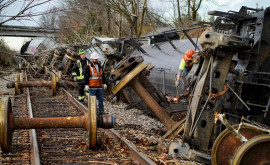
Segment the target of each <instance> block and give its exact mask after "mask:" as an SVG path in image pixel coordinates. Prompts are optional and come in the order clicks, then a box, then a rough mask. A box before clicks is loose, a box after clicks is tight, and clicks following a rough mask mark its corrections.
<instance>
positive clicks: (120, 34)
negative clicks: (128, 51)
mask: <svg viewBox="0 0 270 165" xmlns="http://www.w3.org/2000/svg"><path fill="white" fill-rule="evenodd" d="M121 37H122V16H121V15H120V14H119V26H118V38H121Z"/></svg>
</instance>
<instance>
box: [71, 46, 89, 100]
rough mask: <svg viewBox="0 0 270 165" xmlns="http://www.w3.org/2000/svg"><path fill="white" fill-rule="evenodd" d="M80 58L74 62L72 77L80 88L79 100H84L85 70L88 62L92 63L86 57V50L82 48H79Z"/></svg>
mask: <svg viewBox="0 0 270 165" xmlns="http://www.w3.org/2000/svg"><path fill="white" fill-rule="evenodd" d="M79 55H80V58H79V59H77V61H76V62H75V63H74V66H73V68H72V77H73V79H74V81H75V82H77V84H78V90H79V97H78V100H79V101H83V100H84V98H85V96H84V84H85V83H84V70H85V68H86V67H87V65H88V64H90V61H89V60H88V59H86V58H85V50H84V49H80V50H79Z"/></svg>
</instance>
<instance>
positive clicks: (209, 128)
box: [169, 6, 270, 164]
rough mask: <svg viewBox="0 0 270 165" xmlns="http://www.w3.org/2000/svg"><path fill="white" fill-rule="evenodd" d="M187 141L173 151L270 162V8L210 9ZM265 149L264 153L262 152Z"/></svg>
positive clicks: (215, 160) (205, 158) (218, 160)
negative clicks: (210, 20)
mask: <svg viewBox="0 0 270 165" xmlns="http://www.w3.org/2000/svg"><path fill="white" fill-rule="evenodd" d="M208 14H209V15H213V16H217V18H216V21H215V22H214V26H213V27H212V28H211V29H209V30H206V31H204V32H203V33H202V35H201V36H200V44H201V46H202V51H200V52H199V55H200V57H201V58H203V63H202V66H201V69H200V73H199V75H198V76H197V80H196V84H195V86H194V90H193V93H191V97H192V98H191V100H190V104H189V105H188V114H187V119H186V122H185V128H184V133H183V139H182V140H183V142H181V143H174V144H172V145H171V146H170V149H169V150H170V154H171V155H173V156H179V157H185V158H188V159H192V160H196V161H200V162H204V163H209V162H210V161H211V163H212V164H267V163H270V157H269V154H270V148H269V147H270V135H269V125H270V123H269V121H270V120H269V118H270V115H269V113H268V111H269V105H270V67H269V66H270V49H269V48H270V45H269V43H270V42H269V41H270V40H269V39H270V38H269V34H270V33H269V24H270V8H266V9H265V10H262V9H253V8H248V7H245V6H243V7H242V8H241V9H240V11H239V12H232V11H230V12H220V11H211V12H209V13H208ZM257 153H260V154H257Z"/></svg>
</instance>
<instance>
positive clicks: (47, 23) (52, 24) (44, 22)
mask: <svg viewBox="0 0 270 165" xmlns="http://www.w3.org/2000/svg"><path fill="white" fill-rule="evenodd" d="M57 12H58V9H57V8H53V9H52V12H51V13H48V14H44V15H42V16H41V17H40V18H39V24H40V27H44V28H47V29H56V28H58V16H59V15H58V14H57Z"/></svg>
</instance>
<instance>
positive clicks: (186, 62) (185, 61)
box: [175, 49, 197, 87]
mask: <svg viewBox="0 0 270 165" xmlns="http://www.w3.org/2000/svg"><path fill="white" fill-rule="evenodd" d="M196 54H197V52H195V50H192V49H189V50H187V51H186V53H185V55H184V56H183V57H182V59H181V62H180V65H179V71H178V73H177V77H176V81H175V87H178V85H179V81H180V79H181V76H182V75H184V76H186V75H187V74H188V72H189V71H190V70H191V68H192V65H193V64H192V59H193V57H194V56H195V55H196Z"/></svg>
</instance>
